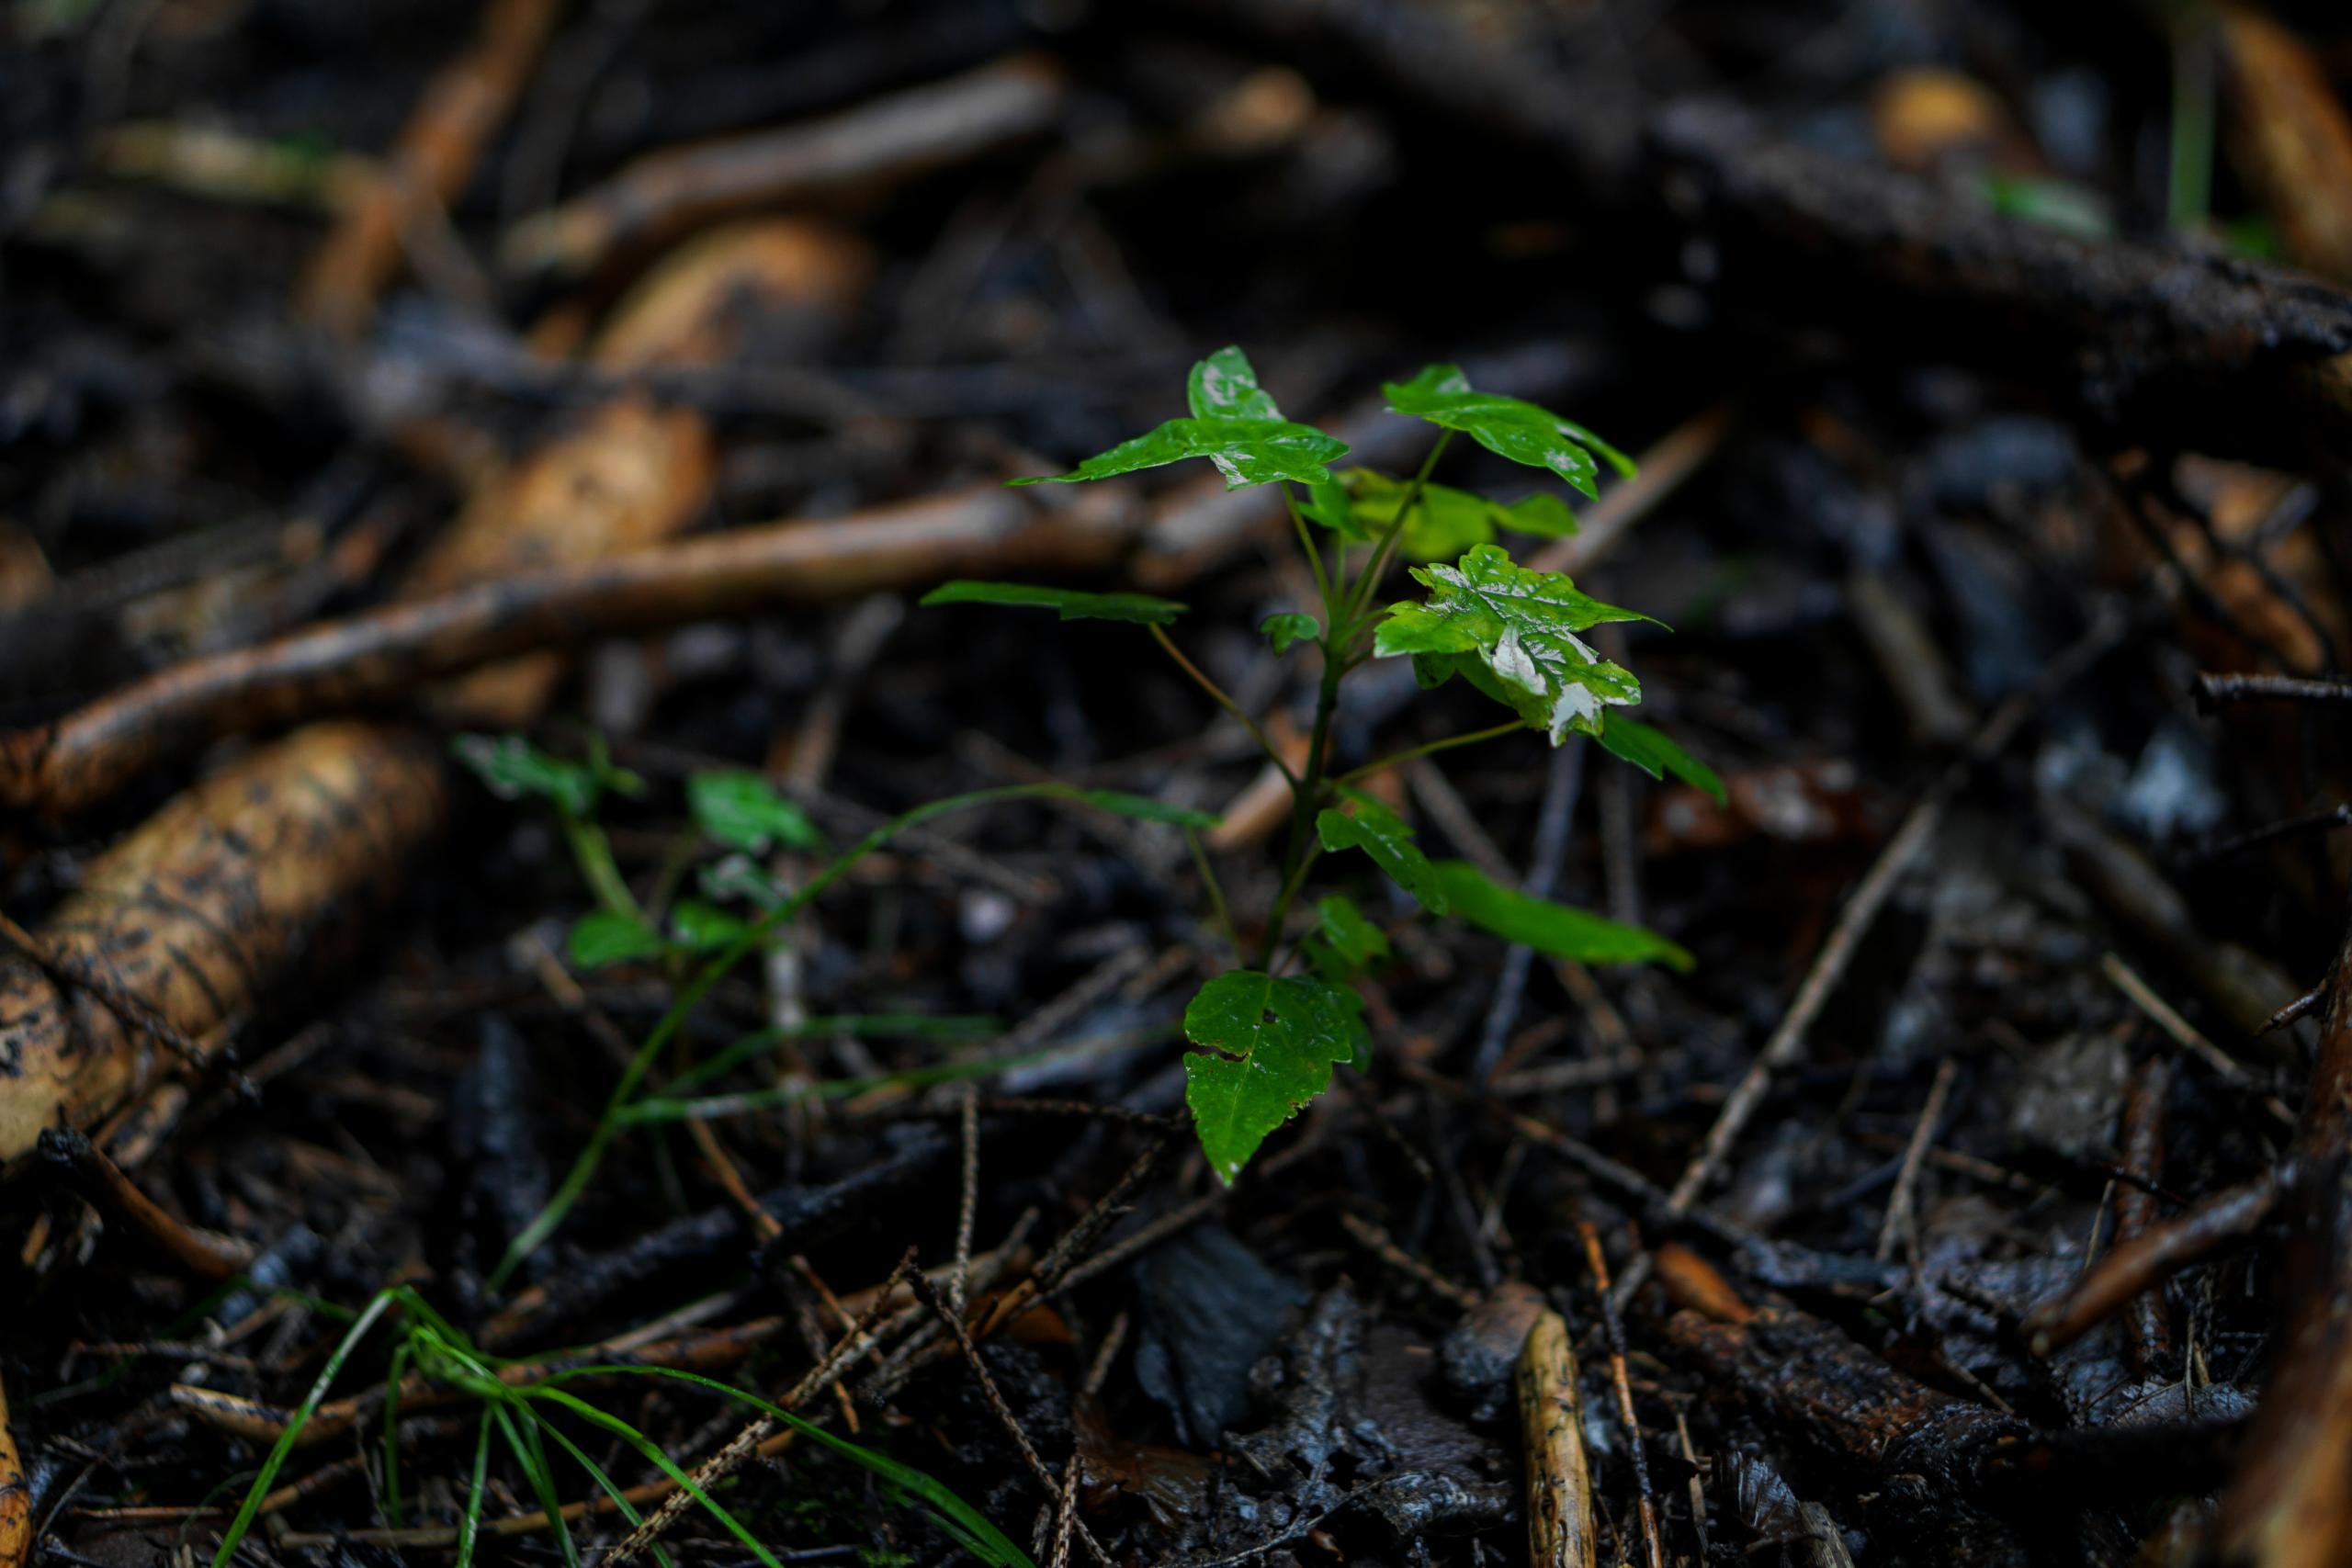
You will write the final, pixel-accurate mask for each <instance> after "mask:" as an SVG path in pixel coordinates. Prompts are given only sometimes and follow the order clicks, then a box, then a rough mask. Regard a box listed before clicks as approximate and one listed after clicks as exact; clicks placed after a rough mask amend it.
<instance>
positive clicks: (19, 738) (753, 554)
mask: <svg viewBox="0 0 2352 1568" xmlns="http://www.w3.org/2000/svg"><path fill="white" fill-rule="evenodd" d="M1133 531H1134V524H1133V520H1132V518H1131V517H1130V516H1129V515H1128V514H1127V513H1126V511H1125V503H1124V502H1122V501H1121V500H1120V498H1119V497H1118V496H1116V495H1115V494H1105V495H1103V496H1099V497H1088V498H1080V499H1078V500H1076V501H1073V502H1045V503H1040V502H1031V501H1028V500H1026V499H1024V498H1023V496H1022V494H1021V492H1020V491H1010V490H1006V489H1004V488H1003V487H1001V486H999V485H983V486H976V487H974V488H972V489H970V490H965V491H953V492H951V493H949V494H946V495H944V496H937V497H933V498H931V499H929V500H924V501H917V502H906V503H904V504H901V505H898V506H887V507H877V508H876V509H875V510H873V511H871V512H865V513H857V514H855V515H854V516H850V517H844V518H840V519H837V520H831V521H827V522H810V523H775V524H770V525H766V526H764V527H756V528H741V529H736V530H733V531H731V532H729V533H725V534H714V535H710V536H707V537H704V538H698V539H691V540H688V541H686V542H685V543H684V544H680V545H676V546H673V547H667V548H663V549H658V550H640V551H639V552H637V553H636V554H634V555H628V556H623V557H621V558H617V559H615V560H609V561H605V562H601V563H598V564H596V565H593V566H582V567H571V568H566V569H564V570H557V571H545V572H538V573H535V574H532V575H530V576H526V577H515V578H510V579H508V580H506V581H501V582H486V583H481V584H479V585H477V586H474V587H471V588H465V589H460V590H458V591H457V592H452V593H447V594H444V595H443V596H441V597H440V598H437V599H428V600H424V601H423V602H421V603H418V604H400V605H393V606H391V607H389V608H386V609H381V610H374V611H369V612H368V613H367V614H364V615H355V616H353V617H351V618H350V619H349V620H344V621H327V622H322V623H321V624H320V625H318V626H312V627H310V628H309V629H307V630H304V631H300V632H296V633H294V634H292V635H291V636H288V637H280V638H279V639H277V641H276V642H270V643H264V644H262V645H261V646H259V647H257V648H251V649H239V650H237V651H235V652H233V653H228V654H223V655H220V656H219V657H216V658H210V659H200V660H192V661H190V662H188V663H187V664H182V665H179V666H177V667H176V668H175V669H172V670H167V671H163V672H162V673H161V674H158V675H156V676H153V677H152V678H151V679H148V680H145V681H141V682H138V683H137V684H135V685H131V686H128V687H125V688H124V689H123V690H121V691H120V692H118V693H116V694H113V695H112V696H109V697H107V698H104V699H102V700H100V701H99V702H96V703H94V704H92V705H90V706H88V707H85V708H83V709H81V710H79V711H78V712H76V713H74V714H71V715H69V716H67V717H66V718H65V719H63V720H62V722H60V723H59V724H57V725H56V726H53V727H47V728H41V729H38V730H19V731H17V732H16V733H14V734H9V735H0V806H10V807H21V808H28V809H38V810H42V811H47V812H51V813H59V814H62V813H66V812H71V811H74V810H78V809H80V808H82V807H86V806H88V805H90V804H91V803H93V802H95V801H98V800H103V799H105V798H106V797H107V795H109V794H111V793H112V792H113V791H114V790H115V789H117V788H119V786H120V785H121V784H123V782H124V781H125V780H127V779H130V778H131V777H132V776H134V775H136V774H137V773H140V772H141V771H142V770H143V769H145V768H147V767H148V766H150V765H151V764H153V762H155V761H158V760H160V759H162V758H164V757H169V756H174V755H176V754H178V753H180V752H182V751H184V750H187V748H189V747H191V746H193V745H196V744H198V742H201V741H203V740H205V739H209V738H212V737H215V736H220V735H225V734H230V733H232V732H234V731H236V730H239V729H243V728H258V727H261V726H265V725H270V724H284V723H288V722H292V721H294V720H298V719H301V718H307V717H311V716H317V715H320V714H324V713H332V712H334V711H336V710H338V709H347V708H351V707H356V706H360V705H368V704H381V703H383V702H386V701H388V700H390V699H391V698H394V697H396V696H399V695H401V694H405V693H406V692H408V691H409V690H411V689H412V688H413V686H415V685H416V684H417V683H418V682H426V681H432V680H435V679H437V678H439V677H442V676H446V675H452V674H456V673H458V671H465V670H470V669H473V668H475V667H476V666H478V665H481V664H485V663H489V662H492V660H500V659H504V658H507V657H509V656H511V655H514V654H517V653H524V652H528V651H530V650H533V649H542V648H564V647H572V646H576V645H578V644H580V643H582V642H585V641H589V640H593V639H594V638H596V637H609V636H612V635H615V634H616V633H624V632H636V631H645V630H650V629H651V628H653V627H657V626H675V625H677V624H679V623H680V622H683V621H691V620H698V619H703V618H706V617H709V616H716V615H741V614H744V613H746V612H749V611H752V610H755V609H758V608H760V607H762V606H763V605H770V604H822V603H825V602H827V601H829V600H832V599H838V598H842V597H844V596H847V595H851V594H856V593H866V592H874V591H875V590H876V589H883V588H909V587H913V586H917V585H919V584H922V583H926V582H934V581H938V580H939V579H941V578H944V577H953V576H957V575H960V574H972V573H978V574H981V575H997V574H1006V575H1012V574H1017V573H1019V572H1021V571H1023V570H1058V571H1082V570H1088V569H1091V568H1099V567H1103V566H1105V565H1108V564H1109V563H1110V562H1111V561H1112V560H1114V558H1116V557H1117V555H1118V554H1119V552H1120V551H1121V549H1122V548H1123V547H1125V543H1126V541H1127V539H1128V538H1129V537H1130V536H1132V533H1133Z"/></svg>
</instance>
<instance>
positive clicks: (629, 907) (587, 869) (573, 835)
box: [558, 807, 646, 924]
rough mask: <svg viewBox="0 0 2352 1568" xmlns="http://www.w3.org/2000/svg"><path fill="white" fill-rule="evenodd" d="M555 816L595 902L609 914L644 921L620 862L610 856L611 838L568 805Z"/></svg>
mask: <svg viewBox="0 0 2352 1568" xmlns="http://www.w3.org/2000/svg"><path fill="white" fill-rule="evenodd" d="M558 815H559V816H560V818H561V819H562V822H563V837H564V840H565V842H567V843H568V844H570V845H571V858H572V861H573V863H576V864H577V865H578V866H579V867H580V874H581V876H582V879H583V880H585V881H586V882H587V884H588V890H589V891H590V892H591V893H594V895H595V896H596V902H597V903H598V904H599V905H600V906H602V907H603V908H605V909H606V910H609V911H610V912H611V913H613V914H616V915H620V916H623V917H625V918H627V919H632V920H636V921H638V922H639V923H640V924H642V923H646V922H645V908H644V906H642V905H640V904H639V902H638V901H637V895H636V894H634V893H631V892H630V891H629V890H628V881H627V879H625V878H624V877H623V876H622V875H621V868H620V864H619V863H618V862H616V861H615V860H614V859H613V843H612V840H610V839H607V838H605V830H604V829H602V828H600V827H598V826H597V825H596V824H595V823H594V822H593V821H591V820H589V819H588V818H585V817H582V816H580V815H579V814H577V813H576V812H573V811H572V810H571V809H570V808H569V807H564V808H562V809H560V811H559V812H558Z"/></svg>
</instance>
